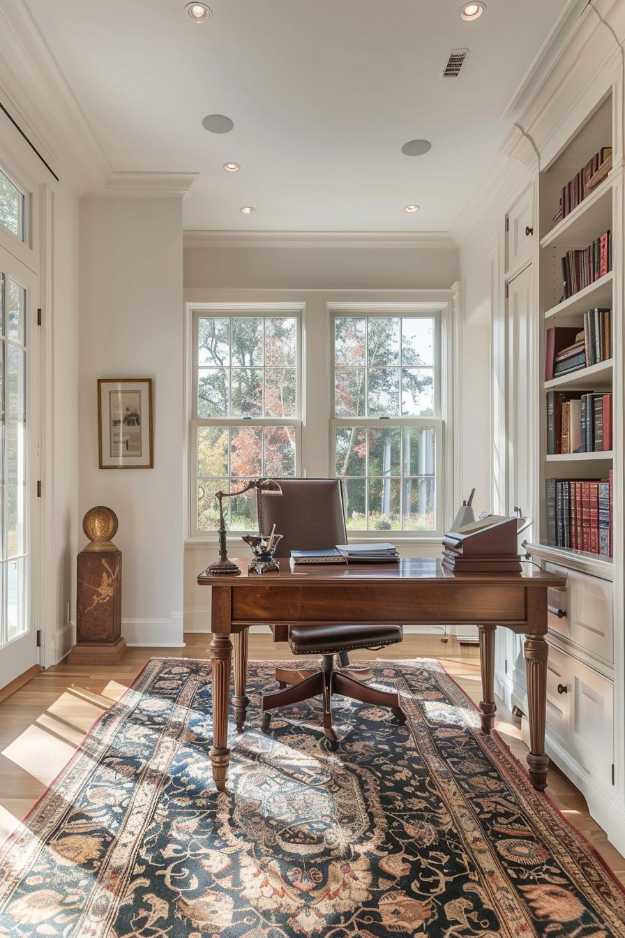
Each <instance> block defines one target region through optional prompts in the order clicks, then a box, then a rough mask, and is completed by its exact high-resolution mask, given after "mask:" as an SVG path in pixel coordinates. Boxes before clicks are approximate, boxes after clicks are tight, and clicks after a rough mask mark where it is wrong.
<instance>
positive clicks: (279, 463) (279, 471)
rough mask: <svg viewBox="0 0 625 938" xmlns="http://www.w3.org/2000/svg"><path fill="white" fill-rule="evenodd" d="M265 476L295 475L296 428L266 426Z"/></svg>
mask: <svg viewBox="0 0 625 938" xmlns="http://www.w3.org/2000/svg"><path fill="white" fill-rule="evenodd" d="M263 432H264V467H263V472H262V474H263V475H264V476H268V477H269V478H271V477H277V478H281V477H283V476H294V475H295V430H294V428H292V427H265V429H264V431H263Z"/></svg>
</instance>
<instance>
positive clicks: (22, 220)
mask: <svg viewBox="0 0 625 938" xmlns="http://www.w3.org/2000/svg"><path fill="white" fill-rule="evenodd" d="M0 176H2V177H4V179H5V180H6V181H7V182H8V183H9V185H10V186H11V187H12V188H13V189H15V191H16V192H17V195H18V217H17V231H16V232H15V231H13V230H12V229H11V228H9V227H8V225H5V224H3V223H2V221H0V231H2V232H4V233H5V234H7V235H8V236H9V237H11V238H17V240H18V241H20V242H21V243H25V242H26V241H27V240H28V206H29V199H28V194H27V193H26V192H25V191H24V189H23V188H22V187H21V186H20V185H19V183H18V182H16V180H15V179H14V178H13V177H12V176H11V175H10V173H9V172H7V170H6V169H5V168H4V167H3V166H2V165H0Z"/></svg>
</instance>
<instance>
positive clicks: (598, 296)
mask: <svg viewBox="0 0 625 938" xmlns="http://www.w3.org/2000/svg"><path fill="white" fill-rule="evenodd" d="M613 279H614V274H613V272H612V271H611V270H610V271H609V272H608V273H607V274H604V275H603V277H600V278H599V280H595V282H594V283H591V284H590V285H589V286H587V287H584V289H583V290H578V292H577V293H574V294H573V296H569V297H568V299H566V300H562V302H561V303H558V304H557V305H556V306H552V307H551V309H548V310H547V311H546V313H545V319H553V320H555V319H556V318H557V320H558V322H557V325H563V324H565V319H566V321H569V320H574V319H575V318H577V317H578V316H579V314H580V313H585V312H586V310H588V309H594V308H595V306H606V307H608V306H611V305H612V281H613ZM549 325H550V326H551V325H556V323H555V322H553V323H551V322H550V323H549Z"/></svg>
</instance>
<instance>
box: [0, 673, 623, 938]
mask: <svg viewBox="0 0 625 938" xmlns="http://www.w3.org/2000/svg"><path fill="white" fill-rule="evenodd" d="M375 680H376V682H378V683H379V684H380V685H387V686H390V685H392V684H393V683H396V684H397V687H398V689H399V692H400V694H401V696H402V706H403V707H404V710H405V712H406V715H407V717H408V720H407V723H406V725H405V726H397V725H396V724H395V723H394V722H392V714H390V713H389V712H387V711H386V710H382V709H379V708H377V707H372V706H368V705H364V704H358V703H356V702H351V701H347V700H346V701H345V702H344V703H340V698H339V699H338V705H337V711H336V724H335V725H336V729H337V732H338V733H339V736H340V738H341V740H342V743H341V746H340V748H339V750H338V751H337V752H334V753H333V752H330V751H328V750H327V749H326V747H325V744H324V737H323V734H322V733H321V731H320V728H319V715H318V713H317V712H316V710H315V706H316V704H315V703H314V702H313V703H312V704H311V703H307V704H300V705H298V706H297V707H292V708H290V709H289V710H285V711H283V712H282V713H281V714H280V715H278V716H275V717H274V719H273V722H272V736H271V737H267V736H264V735H263V734H262V733H261V732H259V729H258V724H259V721H258V710H257V707H256V706H255V705H256V704H257V703H258V696H259V694H260V692H261V691H262V689H264V688H265V687H268V686H270V685H271V683H272V667H271V665H270V664H268V663H263V664H252V665H251V666H250V687H251V694H250V696H251V700H252V706H251V707H250V709H249V720H248V728H247V729H246V731H245V732H244V733H243V734H241V735H240V736H238V737H237V736H235V734H234V728H233V727H232V726H231V740H232V741H233V742H232V745H233V751H232V758H231V764H230V775H229V792H227V793H223V794H219V795H218V794H217V792H216V790H215V788H214V786H213V783H212V776H211V766H210V759H209V755H208V752H209V748H210V741H211V716H210V708H211V682H210V664H209V663H207V662H203V661H192V660H186V659H155V660H152V661H150V662H149V664H148V665H147V667H146V668H145V670H144V671H143V673H142V674H141V675H140V676H139V678H138V679H137V681H136V682H135V684H134V686H133V688H132V689H131V690H129V691H128V693H127V694H126V695H125V697H124V698H123V699H122V701H120V703H118V704H116V705H115V706H114V707H112V709H111V710H110V711H108V712H107V713H106V714H105V715H104V716H103V717H102V718H101V719H100V721H99V722H98V724H96V726H95V727H94V729H93V730H92V731H91V733H90V734H89V735H88V736H87V737H86V739H85V741H84V743H83V745H82V747H81V749H80V751H79V752H78V753H77V754H76V756H75V757H74V759H73V760H72V762H71V763H70V764H69V765H68V766H67V768H66V769H65V770H64V771H63V773H62V774H61V776H60V777H59V778H58V779H57V781H56V782H55V783H54V785H53V786H52V788H51V789H50V790H49V791H48V792H47V793H46V795H44V797H43V799H42V800H41V801H40V802H39V803H38V804H37V805H36V807H35V808H34V809H33V811H32V812H31V814H30V816H29V817H28V819H27V820H26V821H25V822H24V825H23V827H22V828H21V829H20V830H19V831H18V832H17V833H15V834H14V835H13V836H12V837H11V838H10V839H9V841H8V842H7V843H6V844H5V845H4V848H3V850H2V853H1V855H0V935H3V936H11V938H14V936H44V935H45V936H59V938H69V936H72V938H96V936H110V938H113V936H115V938H127V936H143V938H162V936H172V938H182V936H185V938H186V936H189V938H203V936H209V935H216V936H223V938H235V936H246V938H261V936H263V938H292V936H332V938H348V936H354V938H374V936H375V938H386V936H397V938H401V936H407V935H431V936H447V938H468V936H494V935H497V936H514V938H516V936H532V935H539V936H561V935H569V936H575V938H591V936H592V938H611V936H625V901H624V898H623V894H622V892H621V891H620V889H619V887H618V885H617V884H616V883H614V882H613V881H612V879H611V877H610V876H609V874H608V873H607V871H606V870H605V869H604V868H603V867H602V865H601V864H600V862H599V861H598V860H597V859H596V858H595V856H594V854H593V852H592V850H591V849H590V848H589V847H588V846H587V845H586V844H585V842H583V841H582V840H581V839H580V838H579V837H578V836H577V835H576V834H575V833H574V832H573V831H572V830H571V828H570V827H569V826H568V825H567V824H566V822H565V821H563V819H562V818H561V816H560V815H559V814H558V812H557V811H556V810H555V809H554V808H553V807H552V806H551V805H550V803H549V801H548V800H547V799H546V798H545V797H544V796H542V795H540V794H538V793H537V792H535V791H534V790H533V789H532V788H531V786H530V785H529V783H528V780H527V776H526V774H525V770H524V769H523V768H522V767H521V766H520V764H519V763H518V762H517V761H516V760H515V759H513V758H512V757H511V756H510V754H509V753H508V751H507V749H506V747H505V746H504V745H503V743H501V742H500V741H499V740H498V739H497V738H496V737H493V738H485V737H483V736H482V735H481V733H480V731H479V719H478V716H477V713H476V711H475V710H474V708H473V706H472V704H471V703H470V702H469V701H468V699H467V698H466V697H465V695H464V694H463V692H462V691H461V690H460V689H459V688H458V686H457V685H456V684H455V683H454V682H453V680H452V679H451V678H450V677H449V676H448V675H447V674H446V673H445V672H444V671H443V669H442V668H441V666H440V665H439V664H437V663H436V662H432V661H416V662H412V663H401V664H400V663H393V664H392V665H391V664H389V663H386V664H382V663H380V664H379V665H377V666H376V670H375Z"/></svg>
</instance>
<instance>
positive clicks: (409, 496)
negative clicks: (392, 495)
mask: <svg viewBox="0 0 625 938" xmlns="http://www.w3.org/2000/svg"><path fill="white" fill-rule="evenodd" d="M403 527H404V530H407V531H435V530H436V482H435V480H434V479H406V480H405V481H404V525H403Z"/></svg>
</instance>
